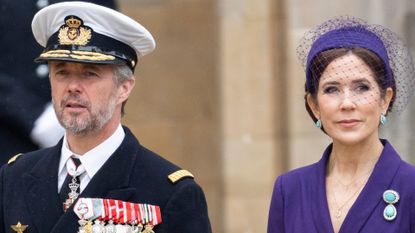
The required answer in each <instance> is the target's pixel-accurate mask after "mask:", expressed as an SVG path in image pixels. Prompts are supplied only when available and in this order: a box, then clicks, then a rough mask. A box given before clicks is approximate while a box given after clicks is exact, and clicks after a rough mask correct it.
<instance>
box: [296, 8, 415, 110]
mask: <svg viewBox="0 0 415 233" xmlns="http://www.w3.org/2000/svg"><path fill="white" fill-rule="evenodd" d="M356 47H359V48H364V49H367V50H370V51H371V52H373V53H375V54H376V55H377V56H378V57H379V58H380V59H381V60H382V61H383V62H384V64H385V72H386V81H387V83H386V85H387V86H394V87H395V90H396V93H395V100H394V103H393V110H392V111H393V112H395V113H400V112H401V111H402V110H403V109H405V107H406V106H407V105H408V102H409V100H410V98H411V97H412V95H413V93H414V90H415V69H414V65H413V62H412V57H411V54H410V51H409V49H408V48H407V47H406V46H405V45H404V43H403V42H402V41H401V40H400V39H399V37H398V36H397V35H396V34H395V33H394V32H392V31H391V30H389V29H388V28H386V27H384V26H382V25H370V24H368V23H366V22H365V21H364V20H362V19H359V18H356V17H352V16H339V17H336V18H333V19H330V20H327V21H325V22H323V23H322V24H321V25H318V26H317V27H315V28H314V29H312V30H310V31H308V32H307V33H306V34H305V35H304V37H303V38H302V39H301V41H300V44H299V46H298V47H297V56H298V58H299V60H300V62H301V64H302V66H303V67H304V69H305V72H306V85H305V86H306V92H310V90H313V89H314V88H315V87H314V82H315V81H316V80H315V79H316V78H317V79H318V78H319V77H312V75H311V71H310V70H309V68H310V67H309V66H310V64H311V62H312V60H313V59H314V58H315V57H316V56H317V55H318V54H319V53H321V52H324V51H326V50H330V49H336V48H356Z"/></svg>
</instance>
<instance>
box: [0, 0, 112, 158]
mask: <svg viewBox="0 0 415 233" xmlns="http://www.w3.org/2000/svg"><path fill="white" fill-rule="evenodd" d="M62 1H63V0H1V1H0V51H1V53H0V165H3V164H5V163H6V162H7V161H8V160H9V158H10V157H12V156H13V155H15V154H17V153H21V152H28V151H33V150H37V149H39V147H38V145H37V144H36V143H34V142H33V141H32V139H31V138H30V133H31V132H32V130H33V128H34V124H35V121H36V120H37V119H38V118H39V116H40V115H41V114H42V113H43V111H44V110H45V108H46V106H47V104H48V103H49V102H50V101H51V99H50V96H51V94H50V84H49V79H48V73H47V70H45V68H46V67H45V66H46V65H45V64H40V63H35V62H34V61H33V60H34V59H35V58H36V57H37V56H39V54H40V53H41V52H42V50H43V48H42V47H41V46H40V45H39V44H38V43H36V41H35V39H34V37H33V34H32V29H31V22H32V19H33V16H34V15H35V13H36V12H37V11H39V10H40V9H41V7H44V6H46V5H47V4H53V3H57V2H62ZM66 1H67V0H66ZM86 1H87V2H93V3H96V4H100V5H104V6H107V7H111V8H114V7H115V3H114V0H86ZM62 24H64V22H62ZM41 68H43V69H41ZM42 70H43V71H42ZM40 71H42V72H40Z"/></svg>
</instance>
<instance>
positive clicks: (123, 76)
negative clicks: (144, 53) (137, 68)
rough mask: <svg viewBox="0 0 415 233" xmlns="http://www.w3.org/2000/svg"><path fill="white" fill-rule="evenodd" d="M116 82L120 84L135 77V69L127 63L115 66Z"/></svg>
mask: <svg viewBox="0 0 415 233" xmlns="http://www.w3.org/2000/svg"><path fill="white" fill-rule="evenodd" d="M114 76H115V83H116V84H117V86H120V85H121V84H122V83H123V82H124V81H125V80H128V79H134V75H133V71H132V70H131V69H130V67H128V66H127V65H116V66H114Z"/></svg>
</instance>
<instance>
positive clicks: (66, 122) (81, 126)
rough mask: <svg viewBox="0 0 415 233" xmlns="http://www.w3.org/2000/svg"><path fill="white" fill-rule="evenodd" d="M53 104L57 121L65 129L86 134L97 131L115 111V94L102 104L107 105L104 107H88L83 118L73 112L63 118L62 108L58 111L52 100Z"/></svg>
mask: <svg viewBox="0 0 415 233" xmlns="http://www.w3.org/2000/svg"><path fill="white" fill-rule="evenodd" d="M53 106H54V108H55V112H56V116H57V118H58V120H59V123H60V124H61V125H62V127H63V128H64V129H66V131H69V132H71V133H72V134H75V135H87V134H89V133H95V132H98V131H99V130H101V129H102V127H103V126H104V125H105V124H106V123H107V122H108V121H109V119H110V118H111V117H112V115H113V113H114V111H115V107H116V97H115V95H113V96H111V97H110V99H109V101H108V104H107V105H103V106H107V108H105V109H98V110H97V111H90V108H88V109H87V110H88V111H90V115H89V116H88V117H87V118H86V119H85V120H82V118H80V117H78V116H77V115H78V114H73V115H71V116H70V117H68V118H66V119H64V117H63V110H64V108H63V107H62V108H61V109H60V111H59V112H58V111H57V106H56V103H55V102H53Z"/></svg>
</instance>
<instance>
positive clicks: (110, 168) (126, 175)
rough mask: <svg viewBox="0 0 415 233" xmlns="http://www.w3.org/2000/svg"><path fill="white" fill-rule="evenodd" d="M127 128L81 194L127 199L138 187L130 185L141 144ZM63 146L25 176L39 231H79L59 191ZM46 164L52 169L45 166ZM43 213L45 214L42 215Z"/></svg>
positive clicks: (43, 159)
mask: <svg viewBox="0 0 415 233" xmlns="http://www.w3.org/2000/svg"><path fill="white" fill-rule="evenodd" d="M124 131H125V133H126V136H125V138H124V140H123V142H122V144H121V145H120V147H119V148H118V149H117V150H116V151H115V152H114V154H113V155H111V157H110V158H109V159H108V160H107V161H106V162H105V164H104V165H103V166H102V168H101V169H100V170H99V171H98V172H97V173H96V174H95V176H94V177H93V178H92V179H91V181H90V182H89V184H88V186H87V187H86V188H85V190H84V191H83V192H82V193H81V195H80V196H81V197H97V198H113V199H123V200H126V199H128V198H129V197H130V196H132V195H133V194H134V193H135V189H132V188H128V184H129V182H130V173H131V170H132V169H133V166H134V164H135V160H136V157H137V156H135V155H136V154H137V148H139V143H138V141H137V140H136V139H135V137H134V136H133V135H132V133H131V132H130V130H129V129H128V128H126V127H124ZM61 147H62V142H60V143H59V144H58V145H56V146H55V147H53V148H51V149H50V152H49V153H47V154H45V155H44V156H43V157H42V159H41V160H39V161H38V163H37V164H36V165H35V166H34V167H33V169H32V170H31V171H30V172H28V173H27V174H26V175H25V184H26V187H27V194H26V201H27V204H28V209H29V210H30V211H29V213H30V214H31V215H32V216H33V220H34V223H35V225H36V228H37V229H38V230H39V232H51V233H66V232H76V231H77V229H78V226H79V225H78V220H79V219H78V217H77V216H76V215H75V213H74V212H73V209H72V208H70V209H68V211H67V212H66V213H63V211H62V203H60V201H59V197H58V193H57V192H58V191H57V170H58V166H59V157H60V149H61ZM45 167H49V168H52V169H45ZM121 169H122V172H121V171H120V170H121ZM108 177H111V179H108ZM39 216H42V217H41V218H39ZM59 216H60V217H59ZM45 223H46V224H45ZM47 223H49V224H47ZM50 229H52V230H50Z"/></svg>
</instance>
